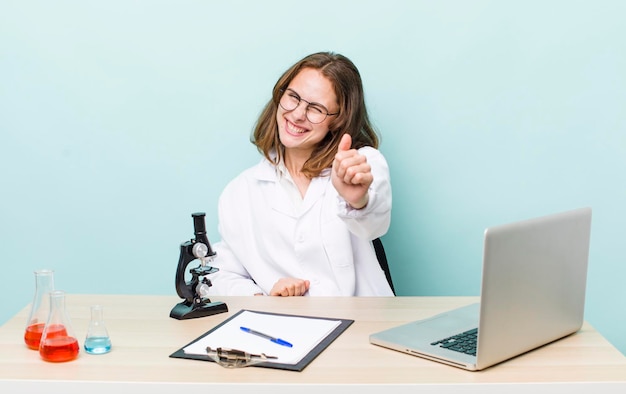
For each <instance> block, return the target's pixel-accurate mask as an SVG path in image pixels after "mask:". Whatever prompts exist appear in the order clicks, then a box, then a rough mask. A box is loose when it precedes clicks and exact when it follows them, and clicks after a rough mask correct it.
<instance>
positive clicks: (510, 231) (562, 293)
mask: <svg viewBox="0 0 626 394" xmlns="http://www.w3.org/2000/svg"><path fill="white" fill-rule="evenodd" d="M590 231H591V208H581V209H577V210H573V211H567V212H563V213H558V214H554V215H549V216H544V217H540V218H535V219H530V220H526V221H522V222H516V223H512V224H507V225H502V226H495V227H490V228H488V229H487V230H485V238H484V239H485V241H484V242H485V245H484V261H483V275H482V277H483V279H482V289H481V297H480V299H481V303H480V308H481V311H480V321H479V330H478V333H479V334H478V335H479V337H478V349H477V353H476V355H477V360H476V364H477V365H476V366H477V369H483V368H486V367H487V366H490V365H493V364H495V363H498V362H500V361H503V360H507V359H509V358H511V357H514V356H517V355H519V354H521V353H524V352H527V351H529V350H532V349H535V348H537V347H539V346H542V345H544V344H546V343H549V342H552V341H554V340H557V339H559V338H562V337H563V336H566V335H568V334H571V333H573V332H575V331H577V330H578V329H580V327H581V325H582V323H583V318H584V304H585V289H586V281H587V261H588V255H589V240H590Z"/></svg>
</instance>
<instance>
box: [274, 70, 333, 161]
mask: <svg viewBox="0 0 626 394" xmlns="http://www.w3.org/2000/svg"><path fill="white" fill-rule="evenodd" d="M287 89H288V90H286V93H285V94H291V95H294V94H295V95H297V96H299V97H300V98H301V99H302V100H301V101H300V104H299V105H298V106H297V107H296V108H295V109H294V110H291V111H286V110H285V109H284V108H282V107H281V106H278V110H277V111H276V121H277V122H278V136H279V138H280V142H281V143H282V144H283V146H284V147H285V156H286V157H287V158H289V157H296V156H297V157H300V158H304V159H306V158H308V157H310V155H311V153H312V152H313V149H314V148H315V147H316V146H317V144H318V143H320V141H322V140H323V139H324V137H326V134H328V132H329V129H328V125H329V124H330V122H331V120H332V116H327V117H326V119H324V121H323V122H321V123H317V124H315V123H311V121H309V119H308V118H307V114H306V113H307V107H311V109H310V110H309V111H315V108H314V107H318V106H321V107H323V108H325V110H324V111H326V110H327V111H328V112H330V113H333V114H334V113H336V112H338V110H339V107H338V104H337V96H336V95H335V91H334V89H333V85H332V83H331V82H330V81H329V80H328V79H327V78H326V77H324V76H323V75H322V73H321V72H320V71H319V70H317V69H313V68H304V69H302V70H301V71H300V72H299V73H298V74H297V75H296V76H295V77H294V78H293V80H291V83H290V84H289V86H288V87H287ZM321 107H320V108H321Z"/></svg>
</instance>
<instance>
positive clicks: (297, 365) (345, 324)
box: [169, 309, 354, 372]
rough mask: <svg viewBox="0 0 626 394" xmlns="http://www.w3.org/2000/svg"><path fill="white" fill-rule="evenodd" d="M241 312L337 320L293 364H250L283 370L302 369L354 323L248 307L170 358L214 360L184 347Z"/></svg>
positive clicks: (225, 322)
mask: <svg viewBox="0 0 626 394" xmlns="http://www.w3.org/2000/svg"><path fill="white" fill-rule="evenodd" d="M243 312H253V313H257V314H263V315H272V316H282V317H296V318H306V319H322V320H332V321H338V322H339V325H338V326H337V327H335V328H334V330H332V331H331V332H330V333H329V334H327V335H326V336H325V337H324V338H323V339H322V340H321V341H320V342H319V343H317V345H316V346H315V347H313V348H312V349H311V350H310V351H309V352H308V353H307V354H306V355H305V356H304V357H303V358H302V359H300V361H299V362H297V363H295V364H287V363H277V362H260V363H256V364H254V365H252V366H254V367H263V368H274V369H283V370H289V371H298V372H299V371H302V370H303V369H304V368H305V367H306V366H307V365H309V364H310V363H311V361H313V360H314V359H315V358H316V357H317V356H318V355H319V354H320V353H321V352H322V351H324V349H326V348H327V347H328V346H329V345H330V344H331V343H332V342H333V341H334V340H335V339H337V338H338V337H339V336H340V335H341V334H342V333H343V332H344V331H345V330H346V329H347V328H348V327H350V325H351V324H352V323H354V320H349V319H336V318H326V317H316V316H304V315H290V314H282V313H273V312H263V311H253V310H248V309H242V310H240V311H239V312H237V313H235V314H234V315H233V316H231V317H229V318H228V319H226V320H224V321H223V322H221V323H220V324H218V325H217V326H215V327H213V328H212V329H210V330H209V331H207V332H205V333H204V334H202V335H200V336H199V337H198V338H196V339H194V340H193V341H191V342H189V343H188V344H186V345H185V346H183V347H181V348H180V349H178V350H177V351H175V352H174V353H172V354H170V356H169V357H170V358H182V359H189V360H199V361H210V362H214V361H213V359H211V358H210V357H209V356H208V355H206V356H205V355H201V354H190V353H186V352H185V350H184V349H185V348H187V347H188V346H190V345H192V344H194V343H195V342H198V341H200V340H201V339H203V338H204V337H206V336H207V335H209V334H211V333H213V332H214V331H216V330H218V329H219V328H220V327H222V326H224V325H225V324H227V323H228V322H230V321H231V320H233V319H235V318H236V317H237V316H239V315H240V314H242V313H243Z"/></svg>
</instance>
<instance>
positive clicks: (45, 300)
mask: <svg viewBox="0 0 626 394" xmlns="http://www.w3.org/2000/svg"><path fill="white" fill-rule="evenodd" d="M53 290H54V271H52V270H48V269H42V270H37V271H35V297H34V298H33V303H32V304H31V309H30V314H29V315H28V320H26V330H25V332H24V342H25V343H26V346H28V348H29V349H32V350H39V341H40V340H41V334H42V333H43V328H44V326H45V325H46V321H48V314H49V313H50V295H49V294H50V292H51V291H53Z"/></svg>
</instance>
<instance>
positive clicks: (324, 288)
mask: <svg viewBox="0 0 626 394" xmlns="http://www.w3.org/2000/svg"><path fill="white" fill-rule="evenodd" d="M359 152H360V153H361V154H363V155H365V156H366V157H367V161H368V163H369V164H370V166H371V167H372V173H373V176H374V181H373V183H372V185H371V186H370V190H369V201H368V204H367V206H366V207H365V208H363V209H360V210H355V209H352V208H351V207H350V206H349V205H348V204H347V203H346V202H345V201H344V200H343V199H342V198H341V197H340V196H339V195H338V193H337V191H336V190H335V188H334V187H333V185H332V182H331V178H330V169H327V170H325V171H323V172H322V174H321V175H320V176H319V177H317V178H314V179H312V181H311V184H310V185H309V187H308V189H307V192H306V195H305V197H304V199H303V201H302V204H301V206H300V207H296V206H295V205H294V203H293V201H292V200H291V199H290V198H289V196H288V193H287V191H286V189H285V188H284V187H283V186H281V185H280V182H279V176H278V174H277V169H276V167H275V166H274V165H273V164H271V163H270V162H269V161H267V160H266V159H263V160H262V161H261V163H259V164H258V165H256V166H254V167H252V168H249V169H247V170H245V171H244V172H243V173H241V174H240V175H239V176H238V177H236V178H235V179H233V180H232V181H231V182H230V183H229V184H228V185H227V186H226V188H225V189H224V191H223V192H222V194H221V196H220V199H219V204H218V220H219V226H218V227H219V234H220V240H219V241H218V242H216V243H215V244H214V245H213V249H214V251H215V252H216V256H215V259H214V261H213V262H212V265H213V266H215V267H217V268H219V271H218V272H217V273H215V274H212V275H210V276H209V279H210V280H211V282H212V286H211V287H210V288H209V295H253V294H256V293H263V294H266V295H267V294H269V292H270V290H271V289H272V286H273V285H274V284H275V283H276V281H277V280H278V279H279V278H283V277H293V278H301V279H308V280H309V281H310V287H309V291H308V292H307V294H306V295H311V296H392V295H393V292H392V290H391V288H390V287H389V284H388V282H387V280H386V278H385V275H384V272H383V271H382V269H381V268H380V265H379V263H378V260H377V259H376V254H375V251H374V248H373V246H372V242H371V241H372V240H373V239H375V238H378V237H380V236H382V235H383V234H385V233H386V232H387V230H388V228H389V225H390V221H391V184H390V179H389V168H388V166H387V162H386V160H385V158H384V157H383V155H382V154H381V153H380V152H379V151H378V150H376V149H374V148H371V147H365V148H361V149H360V150H359Z"/></svg>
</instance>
